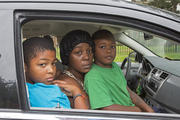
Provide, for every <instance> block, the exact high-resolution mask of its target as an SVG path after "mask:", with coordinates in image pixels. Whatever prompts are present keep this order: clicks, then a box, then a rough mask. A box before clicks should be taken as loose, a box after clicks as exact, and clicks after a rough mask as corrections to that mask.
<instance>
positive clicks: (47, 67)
mask: <svg viewBox="0 0 180 120" xmlns="http://www.w3.org/2000/svg"><path fill="white" fill-rule="evenodd" d="M55 62H56V53H55V51H53V50H45V51H43V52H37V53H36V56H35V57H34V58H32V59H31V60H30V63H29V65H28V66H27V65H26V68H25V71H26V77H27V80H30V81H33V82H35V83H44V84H46V85H49V84H52V81H53V80H54V77H55V74H56V66H55Z"/></svg>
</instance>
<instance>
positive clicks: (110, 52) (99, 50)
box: [95, 39, 116, 68]
mask: <svg viewBox="0 0 180 120" xmlns="http://www.w3.org/2000/svg"><path fill="white" fill-rule="evenodd" d="M115 56H116V42H115V41H114V40H107V39H98V40H95V63H96V64H97V65H99V66H101V67H104V68H111V67H112V62H113V60H114V58H115Z"/></svg>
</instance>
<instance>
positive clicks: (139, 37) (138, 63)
mask: <svg viewBox="0 0 180 120" xmlns="http://www.w3.org/2000/svg"><path fill="white" fill-rule="evenodd" d="M77 29H81V30H85V31H87V32H89V33H90V34H91V35H92V34H93V33H94V32H95V31H97V30H100V29H107V30H109V31H111V32H112V33H113V35H114V37H115V39H116V45H117V48H116V50H117V51H116V58H115V60H114V61H115V62H116V63H117V64H118V65H119V67H120V68H121V69H122V71H123V73H124V75H125V78H126V80H127V84H128V86H129V88H131V90H133V91H134V92H136V93H137V94H138V95H139V96H140V97H141V98H142V99H143V100H144V101H145V102H146V103H147V104H149V105H150V106H151V107H152V108H154V109H155V110H157V111H158V112H162V113H180V104H179V101H180V97H179V95H180V94H179V92H178V91H180V69H179V68H180V64H178V60H179V59H180V56H177V55H175V58H174V57H171V56H170V55H169V56H167V55H166V54H165V53H163V51H164V49H165V48H164V47H163V45H164V46H168V45H169V46H172V45H175V46H176V47H177V49H176V51H174V54H175V53H178V52H180V44H179V43H176V42H174V41H172V40H170V39H167V38H165V37H161V36H159V35H156V34H153V33H150V32H147V31H143V30H140V29H136V28H131V27H127V26H123V25H114V24H107V23H106V24H105V23H97V22H83V21H70V20H69V21H65V20H31V21H28V22H26V23H24V24H23V26H22V29H21V32H22V41H23V40H26V39H27V38H30V37H35V36H40V37H41V36H42V37H43V36H45V35H50V36H51V37H52V38H53V41H54V46H55V48H56V51H57V55H56V56H57V58H58V60H59V61H58V63H57V65H56V66H57V69H60V70H64V69H66V66H64V65H62V64H61V59H60V55H59V54H60V52H59V43H60V42H61V39H62V37H63V36H64V35H65V34H66V33H67V32H69V31H71V30H77ZM153 41H156V43H155V42H154V43H153ZM157 42H159V43H157ZM157 44H158V45H157ZM160 44H161V45H160ZM157 46H158V47H157ZM156 47H157V48H156ZM172 47H173V46H172ZM153 50H154V51H153ZM167 51H168V50H167ZM169 51H173V50H172V49H170V50H169Z"/></svg>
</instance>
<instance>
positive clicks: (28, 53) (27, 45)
mask: <svg viewBox="0 0 180 120" xmlns="http://www.w3.org/2000/svg"><path fill="white" fill-rule="evenodd" d="M45 50H52V51H56V50H55V48H54V43H53V40H52V39H51V38H50V37H48V38H46V37H43V38H42V37H32V38H29V39H27V40H25V41H24V42H23V53H24V62H25V63H26V64H27V65H29V63H30V60H31V59H33V58H34V57H36V55H37V52H43V51H45Z"/></svg>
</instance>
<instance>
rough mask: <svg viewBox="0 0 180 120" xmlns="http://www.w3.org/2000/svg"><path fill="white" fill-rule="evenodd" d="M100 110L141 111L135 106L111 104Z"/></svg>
mask: <svg viewBox="0 0 180 120" xmlns="http://www.w3.org/2000/svg"><path fill="white" fill-rule="evenodd" d="M101 110H113V111H130V112H141V109H140V108H139V107H137V106H123V105H118V104H113V105H110V106H107V107H103V108H101Z"/></svg>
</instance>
